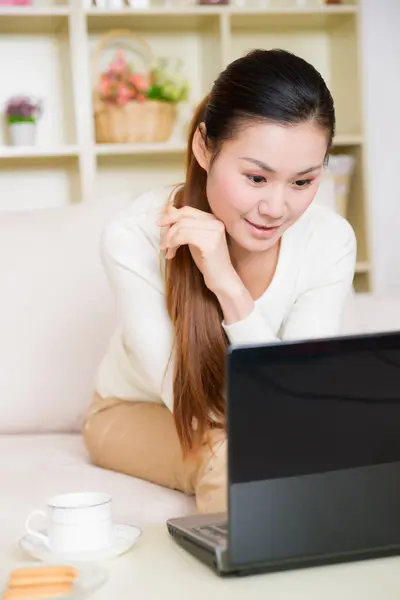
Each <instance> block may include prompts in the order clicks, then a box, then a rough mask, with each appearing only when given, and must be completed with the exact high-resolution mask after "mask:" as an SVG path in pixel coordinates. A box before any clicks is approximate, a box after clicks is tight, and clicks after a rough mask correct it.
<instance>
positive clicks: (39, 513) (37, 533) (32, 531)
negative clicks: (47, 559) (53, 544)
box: [25, 510, 49, 548]
mask: <svg viewBox="0 0 400 600" xmlns="http://www.w3.org/2000/svg"><path fill="white" fill-rule="evenodd" d="M36 516H41V517H44V518H45V519H46V513H45V512H44V510H33V511H32V512H31V513H30V514H29V515H28V517H27V519H26V521H25V529H26V531H27V532H28V533H30V535H33V536H34V537H36V538H38V539H39V540H41V541H42V542H43V543H44V544H46V547H47V548H48V547H49V538H48V537H47V535H44V533H40V531H35V529H32V527H31V526H30V523H31V521H32V519H33V517H36Z"/></svg>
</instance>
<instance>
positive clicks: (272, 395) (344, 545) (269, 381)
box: [228, 333, 400, 563]
mask: <svg viewBox="0 0 400 600" xmlns="http://www.w3.org/2000/svg"><path fill="white" fill-rule="evenodd" d="M228 438H229V460H228V463H229V480H230V518H231V534H232V536H231V540H232V548H231V552H232V561H233V562H235V561H236V562H238V563H246V562H254V561H256V562H257V561H259V562H264V561H265V560H267V561H268V560H278V561H279V560H285V559H287V560H290V559H295V558H299V557H302V556H303V557H306V556H308V555H313V554H331V553H332V554H335V553H346V552H350V553H351V552H355V551H363V550H365V549H367V548H370V547H382V546H386V545H390V544H392V545H393V544H399V543H400V467H399V464H400V463H399V462H398V461H400V334H399V333H390V334H380V335H368V336H357V337H348V338H338V339H331V340H318V341H309V342H297V343H296V342H295V343H278V344H273V345H269V346H263V347H253V348H233V349H231V350H230V353H229V355H228Z"/></svg>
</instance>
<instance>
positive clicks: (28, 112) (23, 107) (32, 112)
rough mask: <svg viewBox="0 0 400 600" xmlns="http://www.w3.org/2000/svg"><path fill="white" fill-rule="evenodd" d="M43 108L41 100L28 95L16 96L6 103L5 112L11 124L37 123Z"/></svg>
mask: <svg viewBox="0 0 400 600" xmlns="http://www.w3.org/2000/svg"><path fill="white" fill-rule="evenodd" d="M41 110H42V108H41V102H40V101H34V100H32V99H31V98H29V97H28V96H14V97H12V98H10V99H9V100H8V102H7V103H6V106H5V110H4V114H5V117H6V120H7V122H8V124H9V125H12V124H14V123H36V121H37V119H38V117H39V116H40V113H41Z"/></svg>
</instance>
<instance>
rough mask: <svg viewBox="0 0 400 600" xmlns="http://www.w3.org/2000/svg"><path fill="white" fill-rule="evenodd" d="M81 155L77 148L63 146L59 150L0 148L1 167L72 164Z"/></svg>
mask: <svg viewBox="0 0 400 600" xmlns="http://www.w3.org/2000/svg"><path fill="white" fill-rule="evenodd" d="M78 155H79V149H78V147H77V146H61V147H59V148H57V147H56V148H45V147H43V148H41V147H40V146H32V147H30V146H26V147H22V146H21V147H14V146H10V147H8V146H4V147H0V166H2V167H4V166H11V165H17V166H18V165H19V164H21V165H26V164H35V165H37V163H40V162H41V163H44V164H51V163H55V162H56V163H62V162H66V163H68V162H70V161H71V159H76V158H77V157H78Z"/></svg>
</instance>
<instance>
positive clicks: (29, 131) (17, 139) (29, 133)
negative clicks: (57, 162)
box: [8, 123, 36, 146]
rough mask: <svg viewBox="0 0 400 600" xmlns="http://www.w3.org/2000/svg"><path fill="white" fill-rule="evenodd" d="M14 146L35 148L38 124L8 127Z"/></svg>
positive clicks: (20, 124) (15, 124) (11, 125)
mask: <svg viewBox="0 0 400 600" xmlns="http://www.w3.org/2000/svg"><path fill="white" fill-rule="evenodd" d="M8 128H9V133H10V143H11V145H12V146H34V145H35V142H36V123H12V124H10V125H9V126H8Z"/></svg>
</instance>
